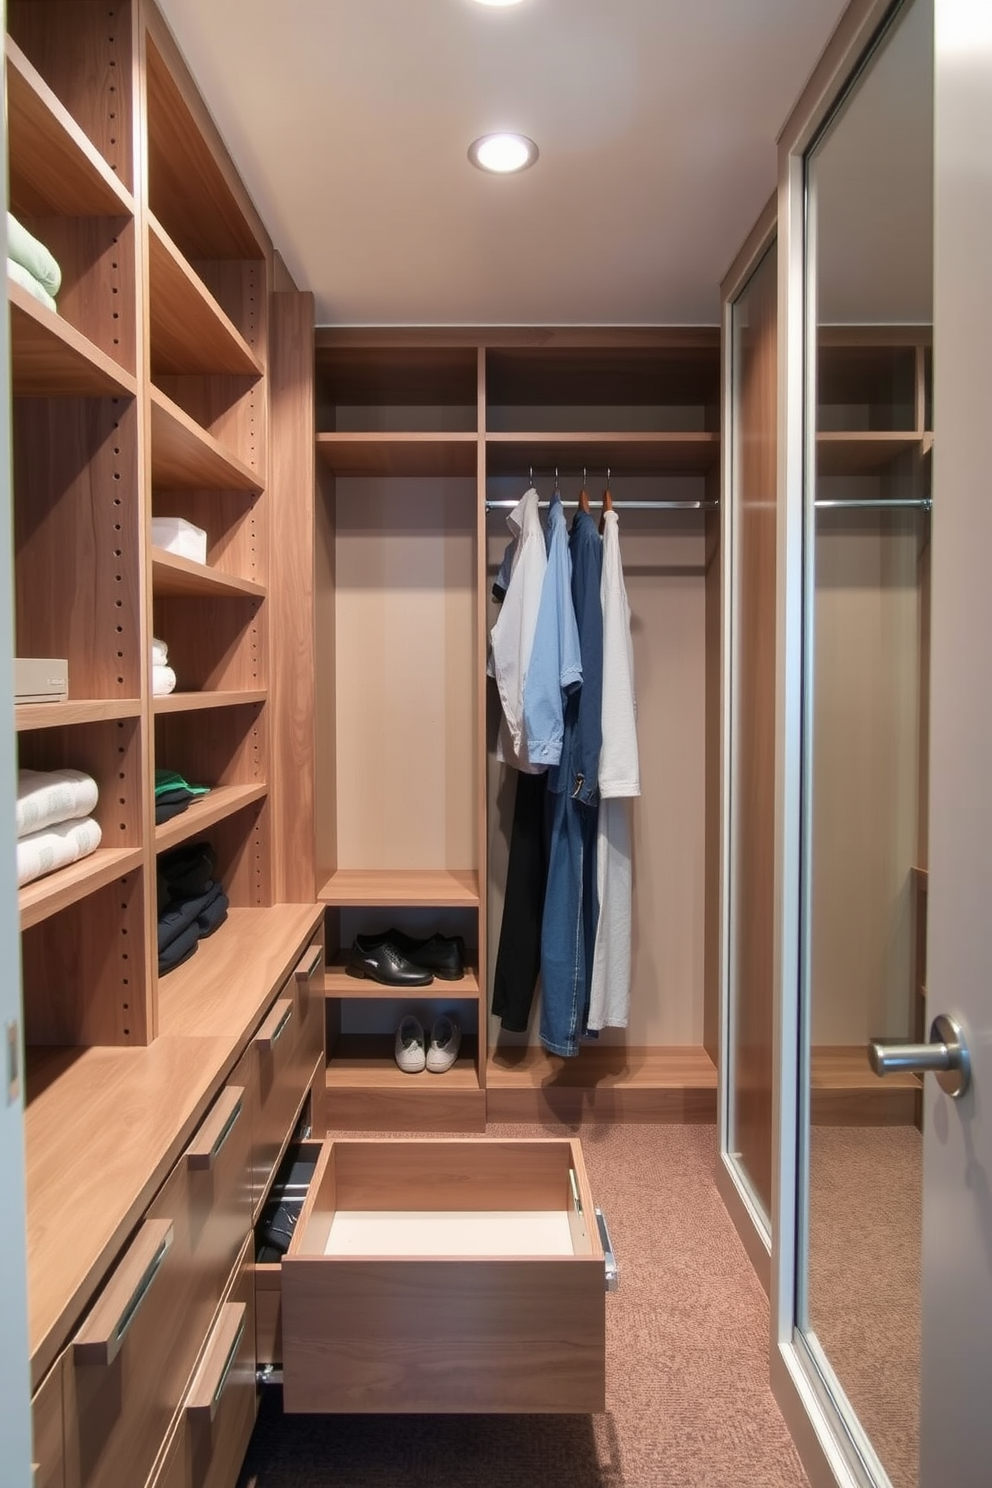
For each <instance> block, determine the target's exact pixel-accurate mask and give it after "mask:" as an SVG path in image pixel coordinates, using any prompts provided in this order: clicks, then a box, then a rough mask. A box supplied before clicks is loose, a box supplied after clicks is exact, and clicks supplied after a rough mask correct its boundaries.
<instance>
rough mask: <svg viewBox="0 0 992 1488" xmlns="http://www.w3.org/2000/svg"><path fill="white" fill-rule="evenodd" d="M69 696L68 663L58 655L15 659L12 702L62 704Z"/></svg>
mask: <svg viewBox="0 0 992 1488" xmlns="http://www.w3.org/2000/svg"><path fill="white" fill-rule="evenodd" d="M68 696H69V663H68V662H67V661H66V660H65V658H64V657H58V656H40V657H39V656H17V657H15V658H14V702H15V703H64V702H65V701H66V700H67V698H68Z"/></svg>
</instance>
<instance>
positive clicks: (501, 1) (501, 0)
mask: <svg viewBox="0 0 992 1488" xmlns="http://www.w3.org/2000/svg"><path fill="white" fill-rule="evenodd" d="M475 3H476V4H477V5H519V4H520V0H475Z"/></svg>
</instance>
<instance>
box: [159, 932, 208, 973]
mask: <svg viewBox="0 0 992 1488" xmlns="http://www.w3.org/2000/svg"><path fill="white" fill-rule="evenodd" d="M199 944H200V929H199V926H198V925H197V923H196V921H195V920H194V921H193V923H192V925H187V926H186V929H185V930H184V931H182V933H181V934H179V935H177V936H176V937H175V939H173V940H171V941H170V942H169V944H168V945H167V946H166V948H165V950H164V951H163V950H160V951H159V953H158V974H159V976H164V975H165V973H166V972H167V971H174V970H175V968H176V967H177V966H181V965H182V963H183V962H184V961H188V960H189V958H190V956H192V954H193V952H194V951H195V950H196V949H197V947H198V946H199Z"/></svg>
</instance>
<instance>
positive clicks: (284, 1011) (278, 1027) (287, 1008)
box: [255, 998, 293, 1049]
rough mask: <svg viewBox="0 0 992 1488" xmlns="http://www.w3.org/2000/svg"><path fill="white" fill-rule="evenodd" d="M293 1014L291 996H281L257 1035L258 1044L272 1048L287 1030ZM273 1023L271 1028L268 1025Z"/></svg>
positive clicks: (265, 1047)
mask: <svg viewBox="0 0 992 1488" xmlns="http://www.w3.org/2000/svg"><path fill="white" fill-rule="evenodd" d="M292 1016H293V1003H292V1000H291V999H290V998H280V999H279V1001H278V1002H277V1003H276V1005H275V1007H274V1008H273V1009H272V1012H271V1013H270V1014H269V1016H268V1018H267V1019H266V1020H265V1022H264V1023H263V1024H262V1026H261V1028H260V1029H259V1030H258V1033H257V1034H256V1035H255V1042H256V1044H260V1045H261V1047H262V1048H263V1049H272V1048H274V1047H275V1045H276V1044H277V1043H278V1041H279V1039H281V1038H282V1036H283V1034H284V1033H285V1032H286V1028H287V1026H288V1024H289V1020H290V1018H291V1017H292ZM270 1023H271V1024H273V1026H272V1027H271V1028H270V1027H269V1026H268V1025H269V1024H270Z"/></svg>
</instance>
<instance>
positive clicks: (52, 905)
mask: <svg viewBox="0 0 992 1488" xmlns="http://www.w3.org/2000/svg"><path fill="white" fill-rule="evenodd" d="M143 860H144V854H143V852H142V849H141V848H140V847H131V848H127V847H124V848H122V847H98V848H97V850H96V852H93V853H90V855H89V856H88V857H86V858H83V859H81V860H80V862H78V863H70V864H69V865H68V866H67V867H65V868H59V869H58V870H57V871H56V872H55V873H49V874H48V875H47V876H46V877H45V878H37V879H35V880H34V882H33V883H29V884H25V885H24V887H23V888H22V889H20V890H19V891H18V895H17V902H18V907H19V909H20V917H21V929H22V930H29V929H30V928H31V926H32V925H40V924H41V922H42V920H47V919H49V918H50V916H52V915H54V914H58V912H59V911H60V910H62V909H67V908H68V907H69V905H70V904H77V903H78V902H79V901H80V900H81V899H86V898H87V897H88V896H89V895H90V894H92V893H95V892H96V890H97V889H102V888H105V887H106V885H107V884H110V883H113V881H114V879H116V878H123V876H124V875H125V874H126V873H131V872H133V870H134V869H135V868H140V867H141V864H142V862H143Z"/></svg>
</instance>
